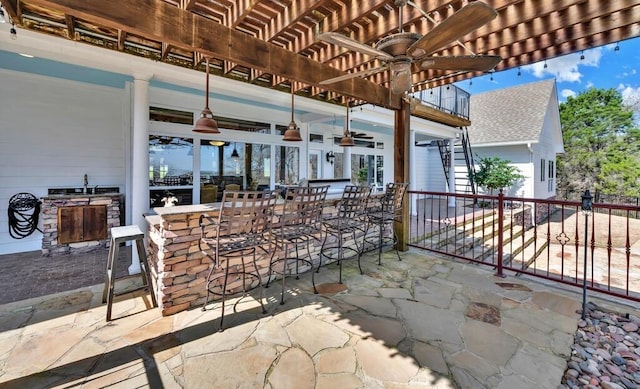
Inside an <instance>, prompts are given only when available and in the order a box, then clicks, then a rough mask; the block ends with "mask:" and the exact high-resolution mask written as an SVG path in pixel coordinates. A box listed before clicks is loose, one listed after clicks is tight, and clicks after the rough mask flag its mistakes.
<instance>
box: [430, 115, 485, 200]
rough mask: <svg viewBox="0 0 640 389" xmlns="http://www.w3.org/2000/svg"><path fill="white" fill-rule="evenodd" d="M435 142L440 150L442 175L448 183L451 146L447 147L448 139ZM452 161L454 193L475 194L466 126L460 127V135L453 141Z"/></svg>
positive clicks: (473, 169)
mask: <svg viewBox="0 0 640 389" xmlns="http://www.w3.org/2000/svg"><path fill="white" fill-rule="evenodd" d="M436 144H437V145H438V150H439V151H440V158H441V159H442V167H443V168H444V176H445V178H446V180H447V183H449V172H450V169H449V167H450V166H449V165H450V162H451V158H450V156H451V148H450V147H449V140H444V139H441V140H437V141H436ZM454 163H455V165H454V174H455V193H459V194H476V184H475V183H474V182H473V173H474V172H475V168H474V163H473V154H472V153H471V143H470V142H469V132H468V130H467V128H466V127H465V128H463V129H462V135H461V136H460V138H459V139H456V141H455V144H454Z"/></svg>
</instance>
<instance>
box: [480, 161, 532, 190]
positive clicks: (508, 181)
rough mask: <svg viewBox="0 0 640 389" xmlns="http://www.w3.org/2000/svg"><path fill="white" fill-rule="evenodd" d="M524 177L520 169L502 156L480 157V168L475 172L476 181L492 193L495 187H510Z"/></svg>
mask: <svg viewBox="0 0 640 389" xmlns="http://www.w3.org/2000/svg"><path fill="white" fill-rule="evenodd" d="M523 178H524V176H523V175H522V173H521V172H520V169H518V168H517V167H515V166H513V165H511V161H509V160H506V159H502V158H500V157H485V158H480V161H479V164H478V170H477V171H476V172H475V173H474V174H473V180H474V181H475V183H476V184H478V186H481V187H484V188H487V189H489V193H490V194H491V195H493V191H494V189H504V188H508V187H510V186H512V185H513V184H515V183H516V182H517V181H518V180H520V179H523Z"/></svg>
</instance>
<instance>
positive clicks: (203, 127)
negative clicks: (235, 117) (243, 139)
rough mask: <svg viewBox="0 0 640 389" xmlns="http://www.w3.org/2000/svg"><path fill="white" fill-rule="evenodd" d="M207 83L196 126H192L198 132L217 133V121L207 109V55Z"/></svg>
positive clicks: (207, 64) (207, 69)
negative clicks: (202, 107)
mask: <svg viewBox="0 0 640 389" xmlns="http://www.w3.org/2000/svg"><path fill="white" fill-rule="evenodd" d="M205 71H206V72H207V83H206V87H205V100H204V101H205V103H204V109H203V110H202V112H201V113H200V119H198V121H197V122H196V126H195V127H194V128H193V131H194V132H200V133H203V134H219V133H220V130H218V123H216V121H215V119H214V118H213V113H212V112H211V110H210V109H209V57H207V58H206V69H205Z"/></svg>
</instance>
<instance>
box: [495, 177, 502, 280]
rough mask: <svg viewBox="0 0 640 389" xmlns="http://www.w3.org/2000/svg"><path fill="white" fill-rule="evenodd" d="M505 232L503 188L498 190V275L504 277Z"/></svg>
mask: <svg viewBox="0 0 640 389" xmlns="http://www.w3.org/2000/svg"><path fill="white" fill-rule="evenodd" d="M503 233H504V193H502V189H500V192H498V273H496V276H498V277H504V274H502V255H503V249H504V247H503V245H504V242H503V237H502V234H503Z"/></svg>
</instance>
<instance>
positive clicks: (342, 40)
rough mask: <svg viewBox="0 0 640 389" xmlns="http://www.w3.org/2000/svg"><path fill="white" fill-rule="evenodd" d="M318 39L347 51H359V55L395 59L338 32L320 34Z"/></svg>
mask: <svg viewBox="0 0 640 389" xmlns="http://www.w3.org/2000/svg"><path fill="white" fill-rule="evenodd" d="M316 39H319V40H321V41H323V42H327V43H333V44H334V45H338V46H341V47H344V48H346V49H349V50H353V51H357V52H359V53H362V54H366V55H370V56H372V57H376V58H380V59H383V60H385V59H391V58H393V57H392V56H391V55H389V54H387V53H385V52H384V51H382V50H378V49H376V48H373V47H371V46H368V45H365V44H362V43H360V42H358V41H357V40H354V39H351V38H349V37H348V36H345V35H342V34H339V33H337V32H325V33H323V34H318V35H317V36H316Z"/></svg>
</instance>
